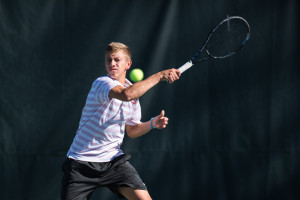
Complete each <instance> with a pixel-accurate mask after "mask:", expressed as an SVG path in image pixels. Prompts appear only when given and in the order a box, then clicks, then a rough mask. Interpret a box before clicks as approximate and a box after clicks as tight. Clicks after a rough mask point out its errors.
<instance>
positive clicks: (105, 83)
mask: <svg viewBox="0 0 300 200" xmlns="http://www.w3.org/2000/svg"><path fill="white" fill-rule="evenodd" d="M117 85H122V84H121V83H120V82H119V81H116V80H113V79H111V78H109V77H107V76H102V77H99V78H98V79H96V80H95V81H94V83H93V86H92V87H93V89H94V91H95V93H94V94H95V99H96V100H97V101H98V102H99V103H101V102H104V101H109V100H110V98H109V96H108V94H109V91H110V90H111V89H112V88H113V87H115V86H117Z"/></svg>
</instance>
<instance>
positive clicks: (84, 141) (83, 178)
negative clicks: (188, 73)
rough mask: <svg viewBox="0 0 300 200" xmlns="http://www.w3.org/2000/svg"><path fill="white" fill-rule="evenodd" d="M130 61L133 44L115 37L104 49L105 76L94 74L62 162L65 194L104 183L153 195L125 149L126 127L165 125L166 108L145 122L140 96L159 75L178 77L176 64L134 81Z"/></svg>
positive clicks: (131, 131)
mask: <svg viewBox="0 0 300 200" xmlns="http://www.w3.org/2000/svg"><path fill="white" fill-rule="evenodd" d="M131 64H132V61H131V53H130V49H129V48H128V47H127V46H126V45H124V44H122V43H116V42H113V43H111V44H109V45H108V46H107V48H106V51H105V67H106V70H107V72H108V75H107V76H102V77H99V78H98V79H96V80H95V81H94V83H93V85H92V88H91V90H90V92H89V94H88V97H87V100H86V104H85V107H84V109H83V111H82V116H81V119H80V123H79V128H78V130H77V133H76V136H75V138H74V140H73V143H72V145H71V147H70V149H69V151H68V153H67V159H66V160H65V162H64V164H63V167H62V169H63V172H64V177H63V181H62V191H61V198H62V199H73V200H75V199H80V200H84V199H88V198H89V197H90V196H91V194H92V192H93V191H94V190H95V189H96V188H97V187H100V186H105V187H108V188H109V189H110V190H111V191H113V192H114V193H116V194H117V195H119V196H120V197H125V198H127V199H143V200H148V199H151V197H150V195H149V193H148V191H147V188H146V186H145V184H144V183H143V181H142V180H141V178H140V177H139V175H138V173H137V172H136V170H135V169H134V167H133V166H131V165H130V163H129V162H128V160H129V159H130V155H127V154H124V153H123V152H122V150H121V148H120V147H121V144H122V142H123V138H124V133H125V130H126V133H127V135H128V136H129V137H131V138H136V137H139V136H142V135H144V134H146V133H147V132H149V131H150V130H151V129H153V128H158V129H163V128H165V127H166V125H167V124H168V118H167V117H165V112H164V111H163V110H162V111H161V113H160V114H159V115H157V116H156V117H153V118H151V120H149V121H147V122H141V121H140V120H141V107H140V103H139V99H138V98H139V97H140V96H142V95H143V94H144V93H145V92H147V91H148V90H149V89H151V88H152V87H153V86H155V85H156V84H158V83H159V82H161V81H168V82H169V83H173V82H174V81H176V80H178V79H179V76H180V72H179V71H178V70H177V69H168V70H164V71H161V72H158V73H156V74H154V75H152V76H150V77H149V78H147V79H145V80H143V81H140V82H137V83H134V84H131V83H130V82H129V81H128V80H127V79H126V78H125V77H126V72H127V70H128V69H129V68H130V66H131Z"/></svg>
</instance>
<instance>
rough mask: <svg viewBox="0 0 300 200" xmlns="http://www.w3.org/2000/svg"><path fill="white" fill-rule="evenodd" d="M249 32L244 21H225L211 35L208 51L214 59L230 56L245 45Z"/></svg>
mask: <svg viewBox="0 0 300 200" xmlns="http://www.w3.org/2000/svg"><path fill="white" fill-rule="evenodd" d="M248 32H249V28H248V25H247V24H246V23H245V22H244V21H243V20H240V19H228V20H225V21H224V22H223V23H221V24H220V25H219V26H218V27H217V28H216V29H215V30H214V32H213V33H212V34H211V36H210V38H209V41H208V43H207V47H206V50H207V52H208V53H209V54H210V55H211V56H213V57H226V56H230V55H232V54H234V53H235V52H236V51H238V50H239V49H240V48H241V47H242V46H243V45H244V41H245V40H246V39H247V34H248Z"/></svg>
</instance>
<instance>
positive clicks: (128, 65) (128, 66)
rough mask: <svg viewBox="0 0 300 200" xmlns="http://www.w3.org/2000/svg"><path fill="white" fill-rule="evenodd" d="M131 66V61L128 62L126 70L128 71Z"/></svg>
mask: <svg viewBox="0 0 300 200" xmlns="http://www.w3.org/2000/svg"><path fill="white" fill-rule="evenodd" d="M131 65H132V60H128V61H127V67H126V70H128V69H129V68H130V66H131Z"/></svg>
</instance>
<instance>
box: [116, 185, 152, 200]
mask: <svg viewBox="0 0 300 200" xmlns="http://www.w3.org/2000/svg"><path fill="white" fill-rule="evenodd" d="M119 192H120V193H121V194H122V195H123V196H124V197H125V198H126V199H129V200H151V197H150V194H149V192H148V191H147V190H137V189H133V188H131V187H119Z"/></svg>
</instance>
